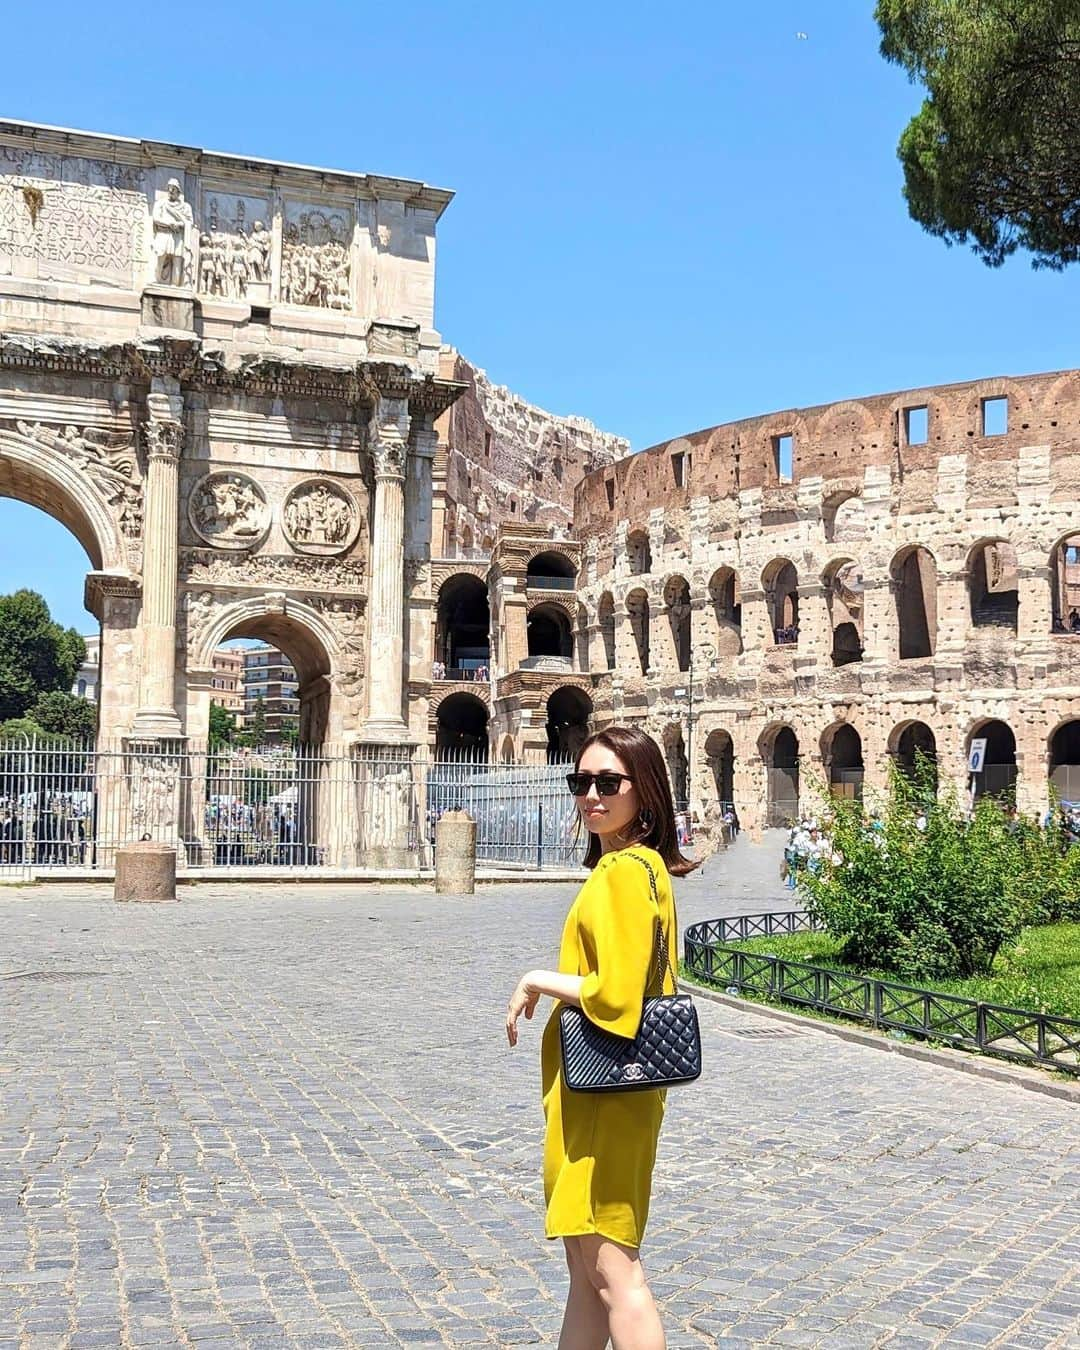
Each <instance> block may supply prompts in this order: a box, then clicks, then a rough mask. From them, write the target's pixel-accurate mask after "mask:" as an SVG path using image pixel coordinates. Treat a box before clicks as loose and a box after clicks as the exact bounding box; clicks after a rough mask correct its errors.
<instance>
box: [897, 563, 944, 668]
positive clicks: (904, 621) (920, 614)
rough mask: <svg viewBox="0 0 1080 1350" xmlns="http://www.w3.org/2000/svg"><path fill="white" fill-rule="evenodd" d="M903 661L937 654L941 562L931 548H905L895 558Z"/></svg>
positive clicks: (898, 629) (899, 635)
mask: <svg viewBox="0 0 1080 1350" xmlns="http://www.w3.org/2000/svg"><path fill="white" fill-rule="evenodd" d="M890 570H891V573H892V583H893V593H894V594H895V597H896V623H897V631H898V637H899V654H900V660H901V661H913V660H917V659H918V658H919V657H924V656H933V654H934V645H935V643H936V640H937V564H936V563H935V562H934V555H933V554H932V553H931V552H930V551H929V549H925V548H922V547H921V546H919V545H913V546H912V547H911V548H906V549H903V550H902V551H901V552H900V553H898V554H897V555H896V556H895V558H893V561H892V567H891V569H890Z"/></svg>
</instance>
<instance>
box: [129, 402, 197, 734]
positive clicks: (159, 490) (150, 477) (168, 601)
mask: <svg viewBox="0 0 1080 1350" xmlns="http://www.w3.org/2000/svg"><path fill="white" fill-rule="evenodd" d="M166 386H168V388H167V387H166ZM147 403H148V405H149V411H150V416H149V420H148V421H147V422H146V423H145V425H144V427H143V432H144V436H145V444H146V455H147V470H146V486H145V489H144V492H145V509H144V525H143V606H142V622H141V624H140V628H141V638H142V682H141V687H140V690H139V707H138V711H137V712H136V714H135V722H134V726H133V727H132V733H133V735H135V736H137V737H171V738H175V737H178V736H179V735H180V734H181V730H180V719H179V718H178V717H177V715H176V708H175V706H174V699H175V671H176V567H177V537H176V536H177V501H178V496H179V477H180V452H181V448H182V445H183V440H184V428H183V423H182V421H181V417H182V416H183V400H182V398H181V396H180V393H179V386H178V384H177V382H176V381H175V380H169V381H165V380H159V379H155V380H154V389H153V392H152V393H151V394H150V396H149V398H148V399H147Z"/></svg>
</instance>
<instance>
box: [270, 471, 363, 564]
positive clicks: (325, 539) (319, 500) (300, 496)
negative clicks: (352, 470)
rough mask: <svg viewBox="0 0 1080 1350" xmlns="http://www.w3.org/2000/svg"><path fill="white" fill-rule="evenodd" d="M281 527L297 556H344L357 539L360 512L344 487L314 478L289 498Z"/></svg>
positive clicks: (286, 501)
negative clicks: (340, 554)
mask: <svg viewBox="0 0 1080 1350" xmlns="http://www.w3.org/2000/svg"><path fill="white" fill-rule="evenodd" d="M281 525H282V530H283V532H284V535H285V538H286V539H287V540H288V542H289V543H290V544H291V545H292V547H293V548H294V549H296V551H297V552H298V553H343V552H344V551H345V550H346V549H347V548H348V547H349V545H350V544H352V542H353V541H354V540H355V538H356V532H357V530H358V529H359V527H360V512H359V511H358V509H357V506H356V503H355V502H354V501H353V499H352V496H351V494H350V493H349V492H347V491H346V490H345V488H343V487H341V486H340V485H339V484H337V483H332V482H330V481H329V480H327V479H324V478H312V479H308V480H307V481H306V482H303V483H298V484H297V485H296V487H294V488H293V490H292V491H291V492H290V493H289V495H288V496H287V497H286V499H285V506H284V509H283V511H282V518H281Z"/></svg>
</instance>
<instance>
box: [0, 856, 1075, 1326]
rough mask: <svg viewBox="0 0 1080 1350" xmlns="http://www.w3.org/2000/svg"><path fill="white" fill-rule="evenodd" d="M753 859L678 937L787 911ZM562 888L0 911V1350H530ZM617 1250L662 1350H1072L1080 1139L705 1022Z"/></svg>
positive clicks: (539, 1305)
mask: <svg viewBox="0 0 1080 1350" xmlns="http://www.w3.org/2000/svg"><path fill="white" fill-rule="evenodd" d="M778 863H779V859H778V856H777V852H776V847H775V843H770V845H769V846H767V847H761V848H759V847H755V846H752V845H750V844H748V843H745V842H740V844H739V845H738V847H736V848H735V849H733V850H731V851H729V853H727V854H725V855H722V856H721V857H718V858H716V859H714V860H712V861H710V863H709V865H708V867H707V868H706V871H705V875H704V876H697V877H694V878H690V879H687V880H686V881H684V882H683V883H681V884H680V885H679V888H678V896H679V912H680V919H681V921H682V922H683V924H686V923H689V922H693V921H695V920H697V919H703V918H713V917H718V916H720V915H724V914H732V913H736V912H744V913H745V912H752V911H756V910H761V909H770V908H772V909H776V908H781V907H787V906H788V905H790V900H791V897H790V894H789V893H787V892H784V891H783V889H782V888H781V887H780V885H779V880H778ZM572 895H573V888H572V887H567V886H563V885H554V886H552V885H547V884H525V885H520V886H513V887H509V886H507V887H503V888H491V889H483V890H481V891H480V892H478V893H477V894H476V895H475V896H472V897H469V898H468V899H461V900H455V899H454V898H452V897H443V896H440V897H435V896H433V895H431V894H429V893H426V892H423V891H419V890H411V891H410V890H408V889H400V890H388V891H386V892H382V893H380V892H376V891H373V890H371V889H368V888H364V889H362V890H361V889H359V888H349V887H324V886H316V887H312V888H309V887H307V886H295V887H294V886H275V887H273V888H270V889H260V888H259V887H256V886H252V887H247V886H242V887H233V886H225V885H221V884H218V885H213V884H200V885H199V886H197V887H193V888H185V889H182V890H181V901H180V903H179V904H178V905H176V906H171V907H168V909H157V908H156V907H146V908H141V907H140V908H136V909H131V908H130V907H127V906H124V907H122V908H121V907H117V906H115V905H114V904H113V903H112V901H111V899H109V898H108V897H107V894H106V893H105V891H104V890H103V889H102V888H94V887H66V886H63V887H52V886H50V887H47V888H46V887H40V888H36V889H34V890H32V891H25V892H19V891H18V890H15V891H11V892H8V891H4V892H2V893H0V931H2V932H3V933H4V935H5V941H4V952H3V954H2V956H0V975H2V974H3V972H4V970H6V969H8V968H10V969H12V970H15V969H38V970H46V969H49V968H64V969H96V970H101V971H103V972H105V973H104V974H102V975H99V976H95V977H94V978H93V980H92V981H90V980H86V981H83V982H80V981H79V980H65V981H63V982H61V981H41V982H32V981H10V982H6V981H4V980H3V979H0V1018H2V1019H3V1021H2V1024H3V1026H4V1028H5V1042H4V1044H3V1047H2V1049H0V1092H2V1095H3V1101H4V1108H5V1114H4V1116H3V1118H2V1119H0V1350H16V1347H17V1350H37V1347H39V1346H40V1347H42V1350H59V1347H61V1346H64V1347H69V1350H94V1347H97V1346H105V1345H109V1346H142V1345H147V1346H152V1345H182V1344H190V1345H193V1346H197V1347H198V1350H212V1348H213V1347H216V1346H222V1347H225V1346H228V1347H230V1348H231V1347H236V1346H252V1347H259V1346H265V1347H267V1350H269V1347H271V1346H275V1347H276V1346H284V1345H287V1346H298V1347H302V1350H313V1347H318V1346H321V1345H326V1346H360V1347H363V1346H372V1347H388V1346H389V1347H393V1346H408V1345H425V1344H431V1345H447V1346H461V1347H465V1346H497V1345H547V1344H552V1343H553V1342H554V1340H555V1339H556V1337H557V1332H558V1326H559V1322H560V1319H561V1311H562V1301H563V1298H564V1296H565V1288H566V1268H565V1262H564V1260H563V1256H562V1250H561V1245H560V1244H558V1243H548V1242H546V1241H545V1239H544V1237H543V1195H542V1186H541V1181H540V1174H539V1166H540V1146H541V1141H542V1116H541V1112H540V1108H539V1099H538V1094H539V1069H538V1064H537V1055H538V1050H539V1030H540V1027H539V1025H529V1024H526V1025H525V1026H524V1028H523V1034H522V1043H521V1045H520V1046H519V1047H518V1049H517V1050H515V1051H513V1052H511V1051H510V1050H509V1049H508V1048H507V1047H506V1045H505V1037H504V1033H503V1031H502V1018H503V1009H504V1008H505V1003H506V999H507V997H508V996H509V993H510V991H511V989H512V988H513V985H514V983H515V982H516V979H517V977H518V976H519V975H520V973H521V972H522V971H523V970H525V969H527V968H529V967H530V966H536V965H550V964H552V963H553V962H554V958H555V953H556V950H557V946H558V937H559V932H560V929H561V924H562V919H563V916H564V914H565V911H566V908H567V906H568V904H569V902H570V900H571V899H572ZM700 1015H701V1022H702V1031H703V1036H704V1046H705V1074H704V1076H703V1078H702V1079H701V1081H700V1082H699V1083H698V1084H697V1085H696V1086H695V1087H693V1088H691V1089H687V1090H685V1091H680V1092H673V1093H672V1094H671V1095H670V1096H669V1099H668V1111H667V1118H666V1120H665V1124H664V1131H663V1134H662V1136H661V1141H660V1152H659V1158H658V1162H657V1171H656V1186H655V1192H654V1200H653V1210H652V1216H651V1220H650V1227H649V1231H648V1233H647V1235H646V1243H645V1249H644V1256H645V1263H646V1268H647V1271H648V1273H649V1277H650V1279H651V1281H652V1284H653V1287H654V1289H655V1291H656V1293H657V1295H658V1297H659V1298H660V1299H661V1300H662V1306H663V1315H664V1319H665V1323H666V1325H667V1327H668V1337H669V1344H671V1345H672V1346H673V1347H683V1346H698V1345H701V1344H703V1343H704V1344H708V1345H715V1346H718V1347H722V1346H726V1347H732V1348H733V1350H738V1348H739V1347H743V1346H746V1347H749V1346H757V1345H788V1346H821V1347H828V1350H844V1347H846V1346H847V1347H853V1350H867V1347H870V1346H875V1345H879V1344H881V1345H887V1346H889V1347H890V1348H891V1350H929V1348H930V1347H937V1346H939V1345H949V1344H955V1345H957V1346H961V1345H969V1346H972V1345H980V1344H985V1345H995V1346H997V1345H1000V1346H1003V1347H1013V1346H1016V1347H1020V1348H1021V1350H1033V1347H1036V1346H1038V1347H1047V1348H1052V1350H1075V1347H1077V1346H1080V1302H1078V1299H1077V1296H1076V1292H1075V1289H1074V1288H1073V1287H1072V1286H1073V1283H1074V1279H1075V1270H1076V1268H1077V1265H1078V1264H1080V1228H1078V1213H1080V1204H1078V1200H1080V1182H1078V1180H1077V1179H1078V1178H1080V1131H1078V1129H1077V1116H1076V1110H1075V1107H1073V1106H1071V1105H1069V1104H1068V1103H1065V1102H1061V1101H1057V1100H1054V1099H1052V1098H1046V1097H1039V1096H1035V1095H1033V1094H1030V1093H1025V1092H1022V1091H1020V1090H1019V1089H1016V1088H1013V1087H1010V1086H1008V1085H1006V1084H1001V1083H995V1082H990V1081H985V1080H982V1079H977V1078H972V1077H970V1076H968V1075H964V1074H960V1073H954V1072H950V1071H948V1070H946V1069H943V1068H941V1067H939V1066H937V1065H931V1064H922V1063H919V1062H917V1061H913V1060H908V1059H904V1058H901V1057H899V1056H887V1055H883V1054H881V1053H879V1052H874V1051H870V1050H867V1049H865V1048H863V1047H861V1046H857V1045H853V1044H849V1043H847V1042H843V1041H839V1040H837V1039H835V1038H832V1037H828V1036H824V1035H821V1034H818V1033H816V1032H815V1031H814V1030H813V1029H808V1030H807V1031H806V1032H800V1033H799V1034H797V1035H793V1036H783V1037H777V1036H762V1035H756V1036H755V1035H751V1036H741V1035H739V1034H738V1033H740V1032H744V1031H761V1030H762V1028H764V1027H767V1026H769V1025H770V1024H767V1023H765V1022H763V1020H762V1019H760V1018H759V1017H756V1016H755V1015H754V1014H753V1013H752V1012H749V1011H747V1010H745V1009H743V1008H731V1007H726V1006H725V1007H720V1006H718V1005H715V1004H710V1003H704V1002H703V1003H702V1004H701V1005H700Z"/></svg>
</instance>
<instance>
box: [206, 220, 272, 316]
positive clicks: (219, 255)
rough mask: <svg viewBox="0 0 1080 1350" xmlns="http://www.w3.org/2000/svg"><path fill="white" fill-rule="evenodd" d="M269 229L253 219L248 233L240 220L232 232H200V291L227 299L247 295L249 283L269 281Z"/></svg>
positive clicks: (241, 297) (245, 296) (236, 298)
mask: <svg viewBox="0 0 1080 1350" xmlns="http://www.w3.org/2000/svg"><path fill="white" fill-rule="evenodd" d="M270 245H271V237H270V231H269V230H268V229H267V228H266V226H265V225H264V224H263V222H262V221H261V220H256V222H255V224H254V225H253V226H252V228H251V232H250V234H249V233H247V231H246V230H245V228H244V223H243V219H242V218H241V219H240V220H238V221H237V222H236V228H235V230H234V231H233V232H232V233H226V232H225V231H223V230H207V231H204V232H203V233H202V234H200V235H199V291H200V293H201V294H203V295H218V296H221V297H222V299H227V300H244V299H246V298H247V293H248V286H249V285H251V284H256V285H259V284H262V283H264V282H268V281H269V280H270Z"/></svg>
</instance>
